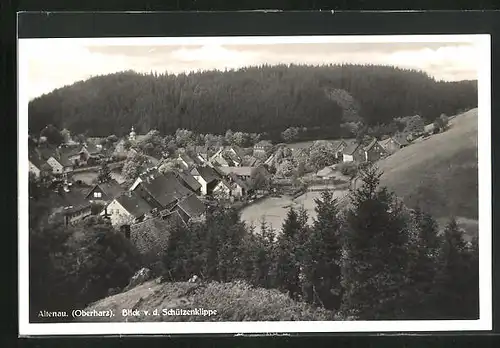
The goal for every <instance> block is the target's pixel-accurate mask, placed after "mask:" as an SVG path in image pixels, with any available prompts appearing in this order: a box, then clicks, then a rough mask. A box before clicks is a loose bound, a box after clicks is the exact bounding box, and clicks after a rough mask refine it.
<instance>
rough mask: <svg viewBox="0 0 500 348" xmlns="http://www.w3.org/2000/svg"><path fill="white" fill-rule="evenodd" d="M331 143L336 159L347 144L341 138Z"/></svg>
mask: <svg viewBox="0 0 500 348" xmlns="http://www.w3.org/2000/svg"><path fill="white" fill-rule="evenodd" d="M332 145H333V148H334V151H335V158H336V159H340V158H342V154H343V152H344V150H345V149H346V148H347V146H348V144H347V142H346V141H345V140H343V139H340V140H335V141H333V142H332Z"/></svg>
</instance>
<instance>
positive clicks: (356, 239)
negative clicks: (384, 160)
mask: <svg viewBox="0 0 500 348" xmlns="http://www.w3.org/2000/svg"><path fill="white" fill-rule="evenodd" d="M380 176H381V173H379V172H378V170H377V169H376V168H374V167H369V168H367V169H366V171H365V172H364V174H363V176H362V181H363V185H362V186H361V187H360V188H359V189H357V190H353V191H352V192H351V204H352V207H351V208H350V209H349V211H348V212H347V230H346V231H345V239H344V242H345V244H344V250H343V264H342V278H343V279H342V287H343V289H344V295H343V298H342V305H341V310H342V311H343V312H344V313H345V314H346V315H348V316H354V317H357V318H358V319H364V320H368V319H381V320H383V319H395V318H398V317H401V316H402V307H401V300H402V298H401V295H400V288H401V287H404V286H405V284H406V273H405V271H406V265H407V252H408V250H407V232H408V231H407V221H406V219H405V218H404V215H403V214H402V212H403V209H402V208H403V207H402V205H401V204H400V203H399V202H397V201H396V200H395V198H394V196H393V194H392V193H390V192H388V190H387V189H386V188H379V180H380Z"/></svg>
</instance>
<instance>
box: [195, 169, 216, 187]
mask: <svg viewBox="0 0 500 348" xmlns="http://www.w3.org/2000/svg"><path fill="white" fill-rule="evenodd" d="M191 174H192V175H199V176H201V177H202V178H203V180H205V181H206V182H207V183H211V182H213V181H216V180H218V179H219V176H218V175H217V173H216V172H215V171H214V169H212V168H211V167H208V166H196V167H195V168H194V169H193V170H192V171H191Z"/></svg>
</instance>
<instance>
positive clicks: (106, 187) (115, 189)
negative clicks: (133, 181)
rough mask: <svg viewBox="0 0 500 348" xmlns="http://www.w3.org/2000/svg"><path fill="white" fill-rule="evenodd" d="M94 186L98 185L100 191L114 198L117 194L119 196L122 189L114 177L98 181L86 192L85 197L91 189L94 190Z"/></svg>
mask: <svg viewBox="0 0 500 348" xmlns="http://www.w3.org/2000/svg"><path fill="white" fill-rule="evenodd" d="M96 187H99V188H100V189H101V191H102V192H104V194H105V195H106V196H108V197H111V198H115V197H117V196H119V195H120V194H121V193H122V192H123V191H124V190H123V188H122V187H121V186H120V184H118V182H117V181H116V180H114V179H111V180H109V181H107V182H101V183H98V184H96V185H94V186H93V187H92V188H91V189H90V190H89V191H88V193H87V195H86V197H88V196H89V195H90V194H91V193H92V191H94V189H95V188H96Z"/></svg>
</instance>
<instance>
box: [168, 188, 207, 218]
mask: <svg viewBox="0 0 500 348" xmlns="http://www.w3.org/2000/svg"><path fill="white" fill-rule="evenodd" d="M172 211H177V212H178V213H179V215H180V216H181V218H182V220H183V221H184V222H186V223H187V222H189V221H201V220H203V219H204V217H205V204H203V202H202V201H200V200H199V199H198V197H196V195H194V194H192V195H190V196H188V197H185V198H184V199H182V200H180V201H179V202H178V203H177V204H176V206H175V207H174V209H172Z"/></svg>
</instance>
